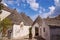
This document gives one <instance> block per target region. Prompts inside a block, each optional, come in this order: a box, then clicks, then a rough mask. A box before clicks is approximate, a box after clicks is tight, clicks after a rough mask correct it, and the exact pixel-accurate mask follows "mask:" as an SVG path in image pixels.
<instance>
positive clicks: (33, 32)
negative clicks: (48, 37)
mask: <svg viewBox="0 0 60 40" xmlns="http://www.w3.org/2000/svg"><path fill="white" fill-rule="evenodd" d="M35 27H38V28H39V25H38V23H35V24H34V25H33V27H32V37H35ZM38 30H39V29H38Z"/></svg>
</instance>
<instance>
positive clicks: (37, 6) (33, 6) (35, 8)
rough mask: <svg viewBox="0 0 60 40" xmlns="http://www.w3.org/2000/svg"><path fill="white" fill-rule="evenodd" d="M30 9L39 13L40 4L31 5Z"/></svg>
mask: <svg viewBox="0 0 60 40" xmlns="http://www.w3.org/2000/svg"><path fill="white" fill-rule="evenodd" d="M30 7H31V8H32V9H33V10H35V11H37V10H38V8H39V4H38V3H31V4H30Z"/></svg>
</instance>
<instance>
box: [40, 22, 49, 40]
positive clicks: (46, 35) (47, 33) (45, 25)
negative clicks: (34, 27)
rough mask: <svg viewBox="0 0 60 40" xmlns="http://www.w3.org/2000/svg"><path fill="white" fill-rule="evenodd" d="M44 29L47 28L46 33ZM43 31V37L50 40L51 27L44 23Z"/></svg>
mask: <svg viewBox="0 0 60 40" xmlns="http://www.w3.org/2000/svg"><path fill="white" fill-rule="evenodd" d="M44 28H45V32H44ZM41 30H42V37H43V38H44V39H46V40H50V29H49V26H48V25H47V24H45V23H43V24H42V26H41Z"/></svg>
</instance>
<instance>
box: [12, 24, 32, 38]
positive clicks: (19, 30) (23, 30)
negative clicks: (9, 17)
mask: <svg viewBox="0 0 60 40" xmlns="http://www.w3.org/2000/svg"><path fill="white" fill-rule="evenodd" d="M30 27H31V26H23V27H20V25H14V26H13V38H14V39H19V38H22V37H24V36H26V35H28V34H29V28H30Z"/></svg>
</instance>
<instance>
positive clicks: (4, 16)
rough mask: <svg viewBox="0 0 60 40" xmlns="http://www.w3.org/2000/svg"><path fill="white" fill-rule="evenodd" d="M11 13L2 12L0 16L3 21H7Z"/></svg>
mask: <svg viewBox="0 0 60 40" xmlns="http://www.w3.org/2000/svg"><path fill="white" fill-rule="evenodd" d="M10 14H11V13H10V12H8V11H5V10H2V13H1V14H0V18H1V20H3V19H5V18H6V17H7V16H9V15H10Z"/></svg>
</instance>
